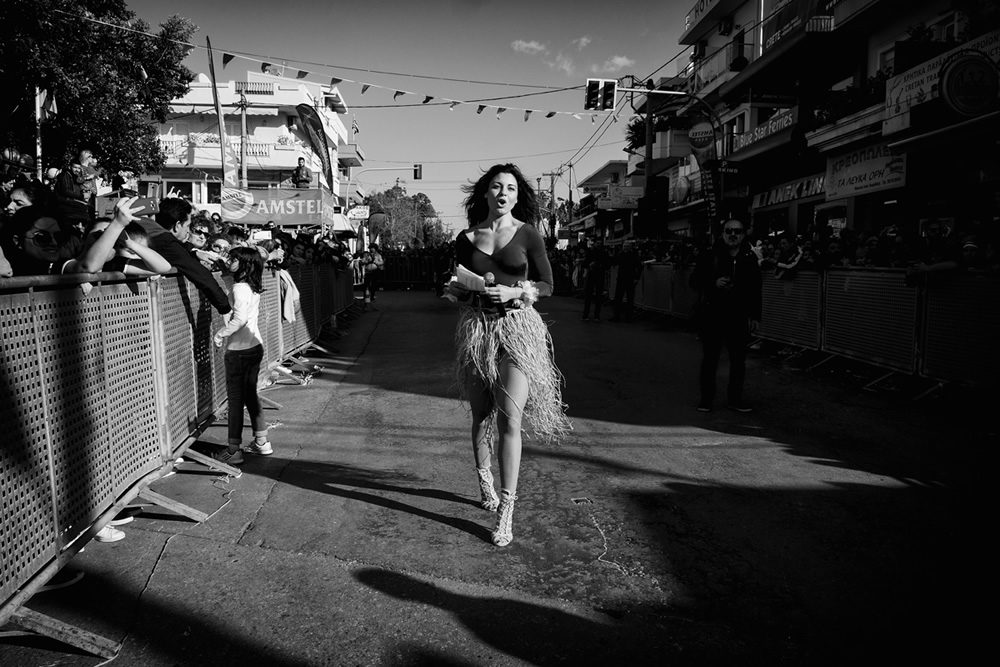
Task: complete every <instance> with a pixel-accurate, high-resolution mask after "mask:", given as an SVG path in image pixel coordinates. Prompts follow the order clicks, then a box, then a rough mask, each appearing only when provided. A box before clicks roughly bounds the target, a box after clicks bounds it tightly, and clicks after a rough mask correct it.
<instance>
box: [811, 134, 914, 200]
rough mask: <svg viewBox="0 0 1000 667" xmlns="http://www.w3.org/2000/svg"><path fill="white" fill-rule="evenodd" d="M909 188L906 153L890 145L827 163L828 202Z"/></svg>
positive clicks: (833, 159) (871, 147)
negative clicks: (906, 186) (907, 184)
mask: <svg viewBox="0 0 1000 667" xmlns="http://www.w3.org/2000/svg"><path fill="white" fill-rule="evenodd" d="M904 185H906V154H905V153H903V154H899V153H893V152H892V150H890V149H889V144H888V143H882V144H877V145H875V146H869V147H868V148H862V149H860V150H856V151H851V152H850V153H846V154H843V155H837V156H835V157H832V158H830V159H828V160H827V161H826V200H827V201H831V200H834V199H843V198H845V197H853V196H855V195H860V194H866V193H869V192H878V191H879V190H889V189H892V188H901V187H903V186H904Z"/></svg>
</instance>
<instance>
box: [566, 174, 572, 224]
mask: <svg viewBox="0 0 1000 667" xmlns="http://www.w3.org/2000/svg"><path fill="white" fill-rule="evenodd" d="M566 166H567V167H569V206H567V207H566V218H567V219H568V220H569V221H570V222H572V220H573V163H572V162H570V163H569V164H567V165H566Z"/></svg>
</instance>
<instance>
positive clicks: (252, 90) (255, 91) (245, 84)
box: [236, 81, 274, 95]
mask: <svg viewBox="0 0 1000 667" xmlns="http://www.w3.org/2000/svg"><path fill="white" fill-rule="evenodd" d="M236 92H237V93H245V94H247V95H274V84H273V83H271V82H269V81H237V82H236Z"/></svg>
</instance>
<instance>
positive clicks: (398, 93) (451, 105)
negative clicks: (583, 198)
mask: <svg viewBox="0 0 1000 667" xmlns="http://www.w3.org/2000/svg"><path fill="white" fill-rule="evenodd" d="M238 57H240V58H242V59H244V60H250V61H252V62H257V63H260V71H261V72H262V73H263V74H273V72H271V71H270V69H271V68H272V67H278V65H275V64H274V63H270V62H266V61H264V60H257V59H256V58H249V57H247V56H244V55H240V56H238ZM235 58H237V56H235V55H233V54H231V53H223V54H222V68H223V69H225V68H226V65H228V64H229V63H231V62H232V61H233V60H234V59H235ZM281 67H282V69H284V66H283V65H282V66H281ZM309 74H310V72H308V71H306V70H296V75H295V78H296V79H305V78H306V77H307V76H309ZM344 82H347V83H353V84H357V85H359V86H361V94H362V95H364V94H365V93H367V92H368V90H369V89H371V88H377V89H379V90H388V91H392V99H393V101H395V100H397V99H399V98H400V97H402V96H404V95H416V96H418V97H420V96H422V97H423V101H422V102H421V104H430V103H431V102H432V101H434V100H437V101H436V102H434V103H435V105H445V104H447V105H448V110H449V111H454V110H455V107H457V106H459V105H465V106H475V107H476V113H477V114H482V113H483V111H485V110H486V109H490V110H491V111H492V112H495V113H496V117H497V120H500V116H501V115H503V114H504V112H507V111H523V112H524V122H528V118H530V117H531V114H533V113H538V114H544V115H545V118H553V117H555V116H571V117H572V118H575V119H577V120H582V119H583V117H584V116H590V122H591V124H593V123H596V122H597V119H598V118H605V117H607V116H610V117H611V120H612V121H613V122H615V123H617V122H618V114H617V113H608V114H596V113H575V112H572V111H550V110H546V109H528V108H524V107H511V106H499V105H496V104H483V103H481V102H476V101H472V102H469V101H466V100H455V99H450V98H447V97H438V96H435V95H427V94H424V93H414V92H410V91H408V90H400V89H398V88H394V87H392V88H391V87H388V86H380V85H378V84H377V83H367V82H365V81H355V80H353V79H346V78H342V77H336V76H335V77H332V78H331V79H330V87H333V86H337V85H339V84H341V83H344ZM413 106H417V105H413Z"/></svg>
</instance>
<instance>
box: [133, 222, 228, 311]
mask: <svg viewBox="0 0 1000 667" xmlns="http://www.w3.org/2000/svg"><path fill="white" fill-rule="evenodd" d="M138 223H139V224H140V225H142V227H143V229H145V230H146V234H148V235H149V247H150V248H152V249H153V250H155V251H156V252H158V253H160V254H161V255H162V256H163V259H165V260H167V261H168V262H170V265H171V266H173V267H174V268H175V269H177V271H178V272H179V273H180V274H181V275H183V276H184V277H185V278H187V279H188V280H190V281H191V282H193V283H194V284H195V286H196V287H197V288H198V290H199V291H200V292H201V293H202V294H204V295H205V296H206V297H208V300H209V301H210V302H211V304H212V305H213V306H214V307H215V309H216V310H217V311H219V313H221V314H222V315H225V314H226V313H228V312H229V311H230V310H232V309H233V308H232V306H231V305H230V304H229V297H228V296H227V295H226V293H225V291H224V290H223V289H222V286H221V285H219V281H217V280H216V279H215V276H213V275H212V272H211V271H209V270H208V269H206V268H205V267H204V266H202V264H201V262H199V261H198V260H197V259H196V258H195V256H194V255H192V254H191V252H190V251H189V250H188V249H187V248H185V247H184V244H183V243H181V242H180V241H178V240H177V237H176V236H174V235H173V234H172V233H171V232H170V231H168V230H166V229H164V228H163V227H161V226H160V225H158V224H157V223H156V222H154V221H153V220H149V219H147V218H139V219H138Z"/></svg>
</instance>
